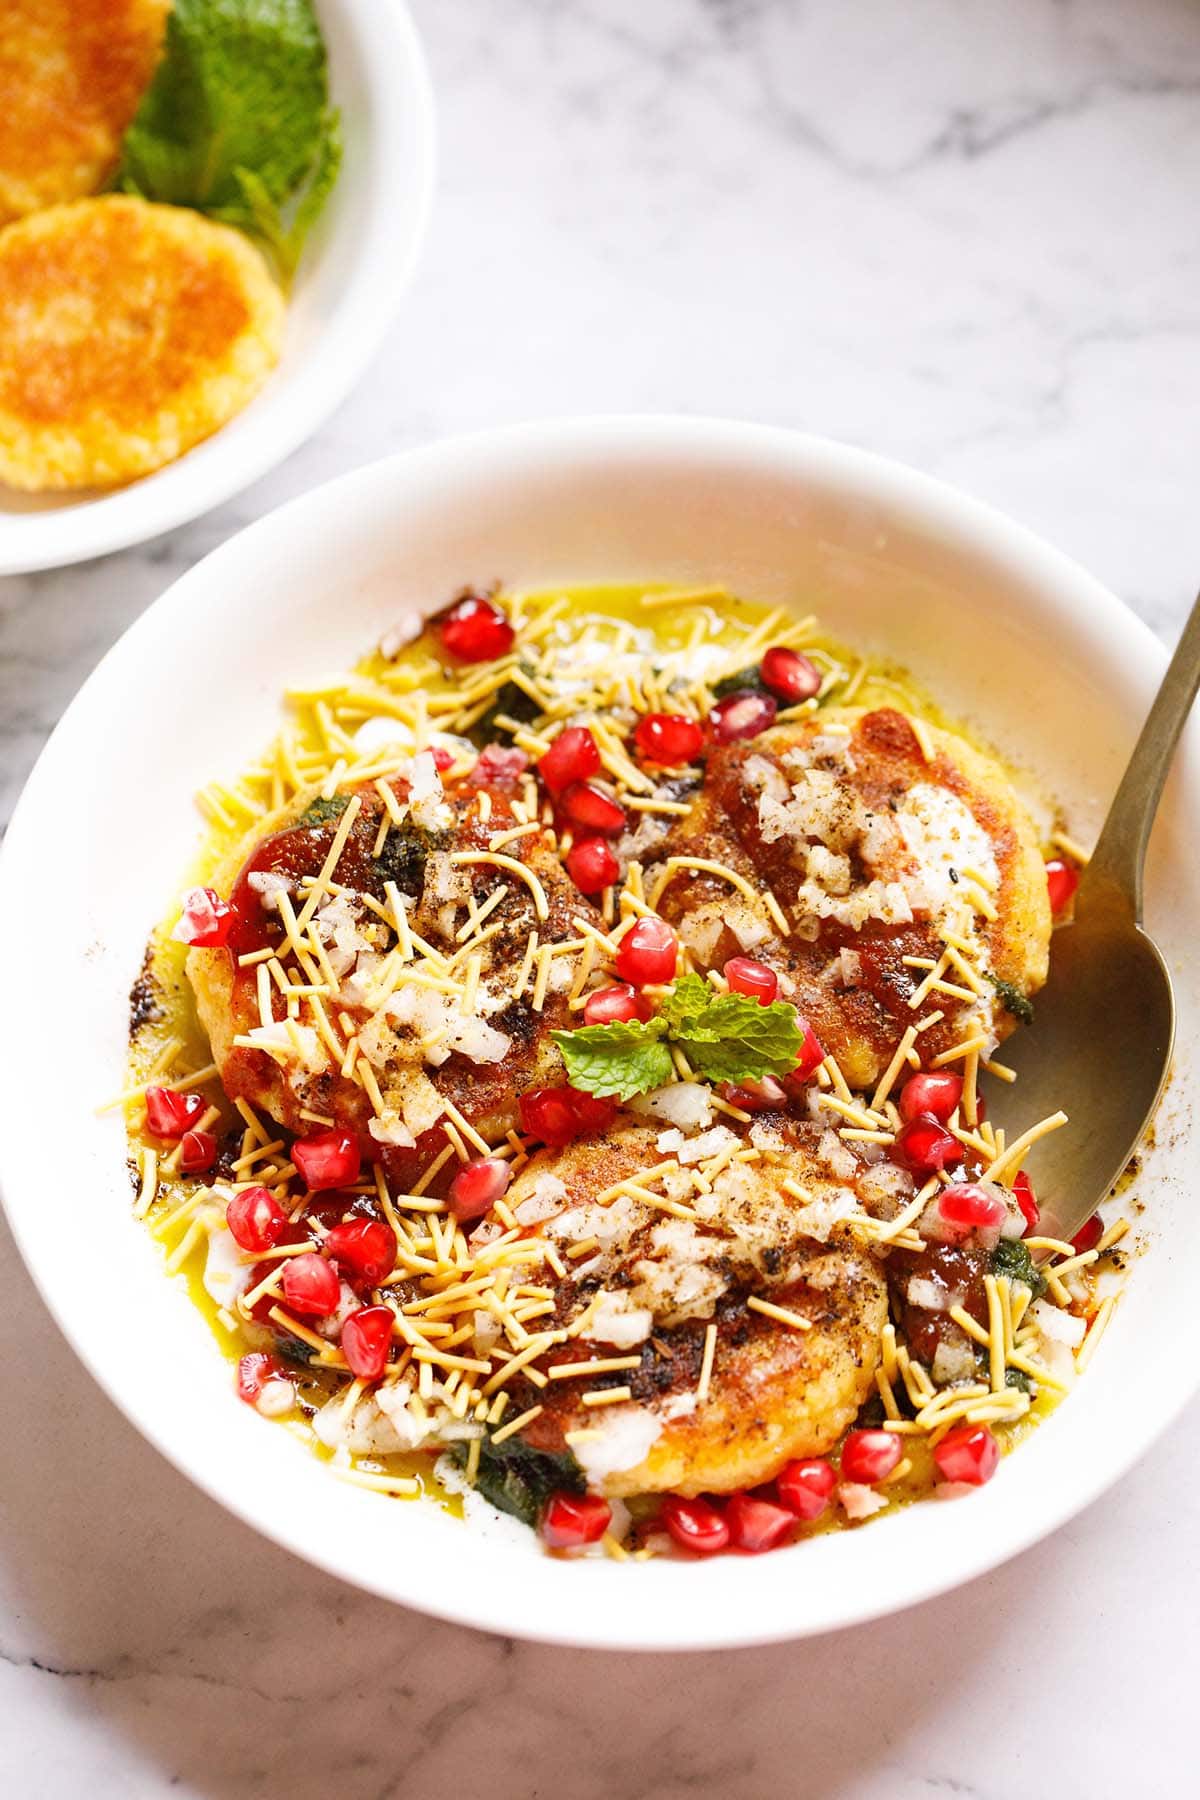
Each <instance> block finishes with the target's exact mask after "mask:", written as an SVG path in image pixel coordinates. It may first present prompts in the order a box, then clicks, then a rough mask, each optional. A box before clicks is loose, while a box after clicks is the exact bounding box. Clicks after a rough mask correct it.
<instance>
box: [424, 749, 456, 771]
mask: <svg viewBox="0 0 1200 1800" xmlns="http://www.w3.org/2000/svg"><path fill="white" fill-rule="evenodd" d="M430 755H431V756H432V757H433V766H434V768H435V769H436V770H437V772H438V774H439V775H444V774H445V773H446V770H447V769H452V768H453V767H454V764H455V761H456V758H455V755H454V752H453V750H447V748H446V746H445V745H444V744H435V745H434V746H433V749H432V750H431V751H430Z"/></svg>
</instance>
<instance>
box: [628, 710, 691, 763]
mask: <svg viewBox="0 0 1200 1800" xmlns="http://www.w3.org/2000/svg"><path fill="white" fill-rule="evenodd" d="M633 738H634V742H635V743H636V745H637V747H638V751H639V753H640V754H641V755H642V756H644V757H645V759H646V761H647V762H652V763H661V764H662V765H663V766H664V767H665V768H668V769H675V768H678V767H679V765H680V763H689V762H694V761H695V759H696V757H698V756H699V754H700V752H701V750H702V749H703V748H704V732H703V730H702V729H701V727H700V726H699V725H697V723H696V721H695V719H685V718H684V716H683V714H682V713H647V714H646V716H645V718H644V719H639V720H638V725H637V730H636V731H635V732H634V734H633Z"/></svg>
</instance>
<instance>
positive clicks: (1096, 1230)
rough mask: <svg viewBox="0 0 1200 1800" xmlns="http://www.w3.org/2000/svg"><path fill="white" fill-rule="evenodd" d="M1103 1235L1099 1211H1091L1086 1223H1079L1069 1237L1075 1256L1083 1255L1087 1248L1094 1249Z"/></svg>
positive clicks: (1102, 1224) (1102, 1223)
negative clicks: (1070, 1237) (1073, 1234)
mask: <svg viewBox="0 0 1200 1800" xmlns="http://www.w3.org/2000/svg"><path fill="white" fill-rule="evenodd" d="M1103 1236H1104V1220H1103V1219H1102V1218H1101V1217H1100V1214H1099V1213H1093V1214H1092V1216H1091V1218H1090V1219H1089V1220H1088V1222H1087V1224H1086V1225H1081V1226H1080V1227H1079V1230H1078V1231H1077V1232H1076V1233H1075V1236H1074V1237H1073V1238H1072V1239H1071V1245H1072V1248H1073V1249H1074V1251H1075V1254H1076V1256H1083V1255H1084V1254H1085V1253H1086V1252H1087V1251H1088V1250H1094V1249H1095V1248H1096V1245H1097V1244H1098V1243H1099V1242H1100V1239H1101V1238H1102V1237H1103Z"/></svg>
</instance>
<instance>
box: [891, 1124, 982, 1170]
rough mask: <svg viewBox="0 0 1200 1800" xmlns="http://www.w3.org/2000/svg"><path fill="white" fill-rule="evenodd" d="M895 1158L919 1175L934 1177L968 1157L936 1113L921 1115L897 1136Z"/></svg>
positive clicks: (893, 1152) (905, 1126)
mask: <svg viewBox="0 0 1200 1800" xmlns="http://www.w3.org/2000/svg"><path fill="white" fill-rule="evenodd" d="M892 1154H893V1155H894V1157H895V1159H896V1161H897V1162H899V1163H902V1164H903V1165H904V1167H905V1168H906V1169H911V1170H912V1171H913V1173H914V1174H915V1175H932V1174H933V1173H934V1171H935V1170H936V1169H949V1168H952V1167H953V1166H954V1165H955V1164H956V1163H960V1162H961V1161H962V1160H963V1157H964V1155H965V1154H966V1153H965V1151H964V1150H963V1147H962V1145H961V1144H960V1143H959V1141H958V1139H957V1138H956V1137H951V1135H950V1133H949V1132H948V1131H947V1130H946V1128H945V1126H944V1125H943V1124H942V1122H941V1120H940V1119H935V1118H934V1116H933V1114H932V1113H918V1114H917V1116H916V1118H915V1119H910V1120H909V1121H908V1124H907V1125H904V1126H902V1127H901V1129H900V1131H899V1132H898V1133H897V1134H896V1142H895V1145H894V1146H893V1151H892Z"/></svg>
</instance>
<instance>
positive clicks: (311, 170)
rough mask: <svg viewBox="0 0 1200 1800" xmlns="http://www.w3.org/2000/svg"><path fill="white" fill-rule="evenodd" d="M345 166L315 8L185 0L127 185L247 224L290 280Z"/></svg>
mask: <svg viewBox="0 0 1200 1800" xmlns="http://www.w3.org/2000/svg"><path fill="white" fill-rule="evenodd" d="M340 163H341V139H340V135H339V131H338V118H337V114H336V112H335V111H334V110H333V109H332V108H331V107H330V105H329V87H328V79H327V72H326V58H325V43H324V39H323V38H322V36H321V28H320V26H319V25H318V23H317V18H316V14H315V13H314V11H313V7H312V0H175V4H174V6H173V7H172V9H171V12H170V14H169V16H168V20H167V32H166V42H165V48H164V52H163V57H162V61H161V62H160V63H159V65H158V69H157V71H156V73H155V76H154V79H153V81H152V82H151V83H150V86H149V88H148V89H147V90H146V93H145V95H144V96H143V99H142V103H141V105H140V106H139V108H138V110H137V113H136V115H135V117H134V120H133V123H132V124H131V125H130V127H129V129H128V131H127V132H126V134H125V139H124V143H123V145H122V152H121V164H120V168H119V169H118V171H117V177H116V185H117V186H118V187H120V188H123V189H124V190H125V191H126V192H127V193H135V194H140V195H141V196H142V197H143V198H144V199H147V200H160V201H165V202H166V203H168V204H169V205H172V206H191V207H195V208H196V209H197V210H198V211H200V212H204V213H208V214H210V215H211V216H212V217H213V218H216V219H220V220H222V221H223V222H224V223H225V224H229V225H236V226H238V227H239V228H240V229H241V230H243V231H246V232H248V233H249V234H250V235H251V236H252V237H255V238H258V239H259V240H260V242H261V243H262V244H263V246H264V248H265V249H266V250H267V251H268V253H269V254H270V255H271V256H272V257H273V258H274V260H275V262H276V264H277V266H278V268H279V270H280V273H281V274H282V275H283V276H284V277H285V278H288V277H290V276H291V274H292V273H293V272H294V270H295V267H296V263H297V261H298V260H299V256H300V250H301V247H302V245H303V242H304V239H305V237H306V236H307V234H308V232H309V231H310V230H311V228H312V226H313V224H314V223H315V221H316V217H317V214H318V213H319V212H320V210H321V207H322V206H323V205H324V202H325V200H326V198H327V196H328V194H329V191H330V189H331V188H332V186H333V184H334V181H335V180H336V179H337V173H338V169H339V167H340Z"/></svg>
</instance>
